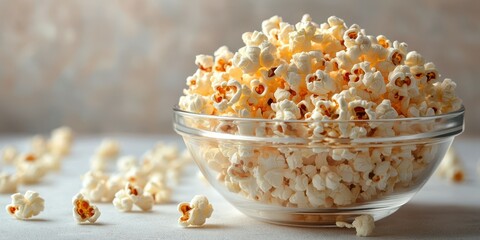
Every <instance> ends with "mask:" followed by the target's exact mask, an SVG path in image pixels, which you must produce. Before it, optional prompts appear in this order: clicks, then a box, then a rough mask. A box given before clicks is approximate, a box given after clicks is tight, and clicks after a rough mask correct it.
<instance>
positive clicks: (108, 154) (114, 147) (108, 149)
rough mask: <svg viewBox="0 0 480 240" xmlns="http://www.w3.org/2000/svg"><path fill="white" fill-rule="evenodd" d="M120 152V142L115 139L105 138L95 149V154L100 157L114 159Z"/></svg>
mask: <svg viewBox="0 0 480 240" xmlns="http://www.w3.org/2000/svg"><path fill="white" fill-rule="evenodd" d="M119 152H120V144H118V142H117V141H116V140H115V139H109V138H107V139H103V140H102V142H101V143H100V146H98V148H97V149H96V150H95V156H96V157H98V158H100V159H114V158H116V157H117V156H118V154H119Z"/></svg>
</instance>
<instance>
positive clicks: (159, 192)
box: [143, 180, 172, 203]
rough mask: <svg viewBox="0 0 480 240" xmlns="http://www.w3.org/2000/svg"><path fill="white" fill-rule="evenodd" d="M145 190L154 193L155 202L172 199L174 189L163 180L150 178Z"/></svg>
mask: <svg viewBox="0 0 480 240" xmlns="http://www.w3.org/2000/svg"><path fill="white" fill-rule="evenodd" d="M143 191H144V192H145V193H148V194H150V195H152V197H153V200H154V202H155V203H168V202H170V200H171V199H172V190H171V189H170V188H169V187H168V186H167V185H166V184H165V183H164V182H163V181H158V180H150V181H148V183H147V184H146V185H145V188H144V189H143Z"/></svg>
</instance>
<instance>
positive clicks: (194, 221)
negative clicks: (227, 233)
mask: <svg viewBox="0 0 480 240" xmlns="http://www.w3.org/2000/svg"><path fill="white" fill-rule="evenodd" d="M178 211H179V212H180V213H181V214H182V216H181V217H180V218H179V219H178V223H179V224H180V225H181V226H182V227H189V226H202V225H203V224H205V221H206V219H207V218H209V217H210V216H211V215H212V212H213V208H212V205H211V204H210V203H209V202H208V199H207V197H205V196H203V195H196V196H195V197H193V199H192V200H191V201H190V202H189V203H188V202H183V203H180V204H179V205H178Z"/></svg>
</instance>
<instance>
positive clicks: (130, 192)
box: [113, 183, 153, 212]
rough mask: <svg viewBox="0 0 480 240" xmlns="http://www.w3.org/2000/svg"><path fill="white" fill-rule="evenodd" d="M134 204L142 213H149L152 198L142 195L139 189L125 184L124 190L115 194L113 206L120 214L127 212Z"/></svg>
mask: <svg viewBox="0 0 480 240" xmlns="http://www.w3.org/2000/svg"><path fill="white" fill-rule="evenodd" d="M134 204H135V205H136V206H137V207H139V208H140V209H141V210H142V211H150V210H151V209H152V207H153V197H152V196H151V195H149V194H144V193H143V191H142V189H141V188H138V187H135V186H133V185H132V184H130V183H127V184H126V185H125V188H124V189H121V190H120V191H118V192H117V193H115V198H114V199H113V206H115V208H116V209H117V210H119V211H121V212H129V211H131V210H132V208H133V205H134Z"/></svg>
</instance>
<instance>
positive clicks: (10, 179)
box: [0, 172, 18, 193]
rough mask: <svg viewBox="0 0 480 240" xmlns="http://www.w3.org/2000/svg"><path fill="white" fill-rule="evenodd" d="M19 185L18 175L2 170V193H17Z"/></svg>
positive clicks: (0, 182)
mask: <svg viewBox="0 0 480 240" xmlns="http://www.w3.org/2000/svg"><path fill="white" fill-rule="evenodd" d="M17 185H18V179H17V176H15V175H14V174H8V173H6V172H0V193H15V192H17Z"/></svg>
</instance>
